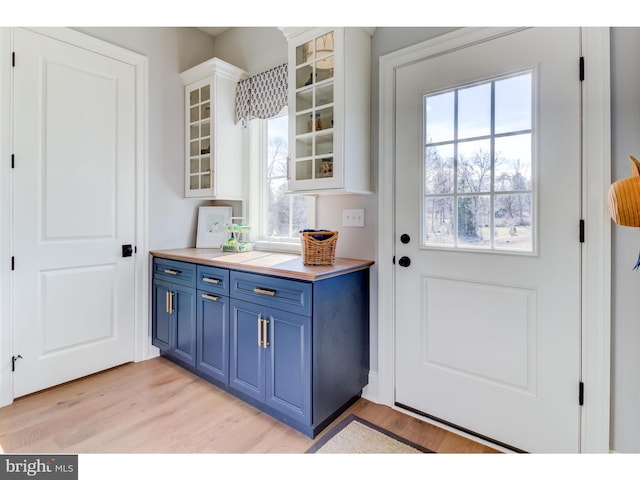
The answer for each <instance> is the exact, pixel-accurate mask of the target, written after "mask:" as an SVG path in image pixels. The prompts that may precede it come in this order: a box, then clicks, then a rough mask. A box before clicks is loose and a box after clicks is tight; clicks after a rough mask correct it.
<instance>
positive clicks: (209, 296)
mask: <svg viewBox="0 0 640 480" xmlns="http://www.w3.org/2000/svg"><path fill="white" fill-rule="evenodd" d="M202 298H204V299H205V300H213V301H214V302H217V301H218V297H216V296H214V295H208V294H206V293H203V294H202Z"/></svg>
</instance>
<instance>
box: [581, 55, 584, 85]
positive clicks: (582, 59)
mask: <svg viewBox="0 0 640 480" xmlns="http://www.w3.org/2000/svg"><path fill="white" fill-rule="evenodd" d="M580 81H581V82H584V57H580Z"/></svg>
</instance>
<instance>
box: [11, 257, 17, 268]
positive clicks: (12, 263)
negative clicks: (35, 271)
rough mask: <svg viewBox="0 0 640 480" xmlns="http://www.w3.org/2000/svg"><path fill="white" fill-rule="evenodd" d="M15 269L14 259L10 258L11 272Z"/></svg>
mask: <svg viewBox="0 0 640 480" xmlns="http://www.w3.org/2000/svg"><path fill="white" fill-rule="evenodd" d="M15 269H16V257H11V270H15Z"/></svg>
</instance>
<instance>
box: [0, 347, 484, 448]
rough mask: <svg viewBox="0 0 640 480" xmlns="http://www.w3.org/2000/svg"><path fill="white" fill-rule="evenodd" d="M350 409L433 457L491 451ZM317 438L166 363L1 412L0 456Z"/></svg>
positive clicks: (385, 410)
mask: <svg viewBox="0 0 640 480" xmlns="http://www.w3.org/2000/svg"><path fill="white" fill-rule="evenodd" d="M349 413H354V414H356V415H358V416H360V417H361V418H364V419H365V420H368V421H370V422H372V423H374V424H376V425H379V426H381V427H383V428H385V429H387V430H390V431H392V432H394V433H396V434H398V435H400V436H402V437H405V438H407V439H408V440H411V441H412V442H415V443H417V444H420V445H422V446H424V447H426V448H428V449H430V450H433V451H435V452H438V453H495V452H496V451H495V450H493V449H491V448H489V447H487V446H485V445H482V444H478V443H475V442H473V441H471V440H469V439H467V438H464V437H461V436H458V435H456V434H454V433H451V432H448V431H446V430H442V429H440V428H438V427H435V426H433V425H430V424H427V423H425V422H422V421H420V420H418V419H415V418H413V417H411V416H408V415H405V414H403V413H400V412H398V411H396V410H394V409H392V408H389V407H386V406H382V405H377V404H375V403H372V402H370V401H368V400H365V399H360V400H358V401H357V402H356V403H355V404H354V405H352V406H351V407H350V408H349V409H348V410H347V411H346V412H344V413H343V415H342V416H341V417H340V418H338V419H336V421H335V422H334V423H337V422H338V421H340V420H341V419H342V418H343V417H345V416H347V415H348V414H349ZM330 428H331V425H330V426H329V427H328V428H327V429H325V430H324V431H323V432H321V434H320V435H319V436H318V437H317V438H316V440H317V439H319V438H321V437H322V435H323V434H325V433H326V432H327V431H328V430H330ZM314 441H315V440H312V439H310V438H308V437H306V436H305V435H303V434H301V433H299V432H297V431H295V430H293V429H291V428H290V427H288V426H286V425H284V424H282V423H280V422H278V421H277V420H274V419H273V418H271V417H270V416H268V415H266V414H264V413H262V412H260V411H259V410H257V409H255V408H253V407H251V406H249V405H247V404H246V403H244V402H242V401H241V400H238V399H236V398H235V397H233V396H232V395H230V394H228V393H227V392H225V391H223V390H221V389H219V388H217V387H215V386H213V385H211V384H209V383H208V382H206V381H204V380H202V379H200V378H198V377H197V376H195V375H193V374H191V373H190V372H187V371H186V370H184V369H182V368H180V367H178V366H176V365H174V364H173V363H171V362H169V361H167V360H166V359H164V358H154V359H152V360H147V361H144V362H140V363H129V364H126V365H122V366H120V367H117V368H113V369H111V370H107V371H105V372H101V373H98V374H95V375H91V376H88V377H85V378H82V379H79V380H76V381H73V382H69V383H66V384H63V385H60V386H57V387H54V388H51V389H48V390H45V391H43V392H38V393H35V394H32V395H27V396H25V397H21V398H18V399H16V400H15V401H14V403H13V404H12V405H9V406H7V407H3V408H0V453H2V452H4V453H59V454H61V453H73V454H76V453H78V454H81V453H303V452H305V451H306V450H307V449H308V448H309V447H310V446H311V445H312V444H313V443H314Z"/></svg>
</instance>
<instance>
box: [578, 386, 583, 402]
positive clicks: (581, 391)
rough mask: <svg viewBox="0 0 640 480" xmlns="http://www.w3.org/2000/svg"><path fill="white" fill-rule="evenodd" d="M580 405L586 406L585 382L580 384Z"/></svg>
mask: <svg viewBox="0 0 640 480" xmlns="http://www.w3.org/2000/svg"><path fill="white" fill-rule="evenodd" d="M578 405H580V406H583V405H584V382H580V384H579V386H578Z"/></svg>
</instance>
